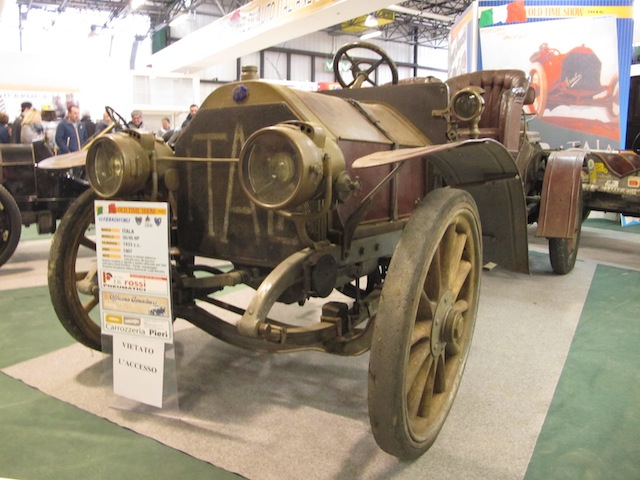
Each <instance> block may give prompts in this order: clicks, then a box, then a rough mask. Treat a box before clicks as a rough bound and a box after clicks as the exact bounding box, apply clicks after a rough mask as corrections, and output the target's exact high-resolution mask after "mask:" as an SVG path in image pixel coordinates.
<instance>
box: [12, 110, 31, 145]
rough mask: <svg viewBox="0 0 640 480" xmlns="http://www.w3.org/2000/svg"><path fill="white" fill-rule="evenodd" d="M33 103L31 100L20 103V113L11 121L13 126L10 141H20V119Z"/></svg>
mask: <svg viewBox="0 0 640 480" xmlns="http://www.w3.org/2000/svg"><path fill="white" fill-rule="evenodd" d="M31 107H33V104H32V103H31V102H22V103H21V104H20V115H18V116H17V117H16V119H15V120H14V121H13V127H12V128H11V142H12V143H20V128H21V126H22V119H23V118H24V114H25V113H26V112H27V110H29V109H31Z"/></svg>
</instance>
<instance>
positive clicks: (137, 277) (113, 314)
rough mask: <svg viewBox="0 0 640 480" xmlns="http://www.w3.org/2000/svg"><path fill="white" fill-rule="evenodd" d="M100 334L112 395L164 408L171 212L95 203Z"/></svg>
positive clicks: (158, 206)
mask: <svg viewBox="0 0 640 480" xmlns="http://www.w3.org/2000/svg"><path fill="white" fill-rule="evenodd" d="M94 208H95V225H96V251H97V258H98V279H99V285H100V319H101V329H102V335H109V336H111V337H112V341H111V342H110V343H111V344H112V346H113V351H112V352H111V353H112V354H113V390H114V393H116V394H117V395H121V396H123V397H126V398H129V399H132V400H135V401H138V402H141V403H144V404H147V405H152V406H155V407H158V408H162V406H163V405H162V403H163V393H164V385H163V379H164V360H165V351H166V350H165V345H166V344H173V325H172V318H173V316H172V307H171V278H170V260H169V207H168V205H167V204H166V203H161V202H124V201H108V200H96V202H95V206H94Z"/></svg>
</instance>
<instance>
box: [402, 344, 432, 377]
mask: <svg viewBox="0 0 640 480" xmlns="http://www.w3.org/2000/svg"><path fill="white" fill-rule="evenodd" d="M430 356H431V347H430V345H429V342H421V343H419V344H417V345H413V346H412V347H411V352H410V353H409V363H408V365H407V375H406V377H405V378H406V381H407V386H408V387H410V388H413V387H412V386H413V384H414V382H415V380H416V378H417V377H418V375H419V374H420V372H421V371H422V370H424V368H425V364H426V363H427V359H428V358H429V357H430Z"/></svg>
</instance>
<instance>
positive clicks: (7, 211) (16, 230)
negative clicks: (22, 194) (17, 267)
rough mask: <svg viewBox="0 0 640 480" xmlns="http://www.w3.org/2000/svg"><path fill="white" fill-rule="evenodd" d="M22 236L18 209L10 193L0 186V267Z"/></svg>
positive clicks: (14, 249)
mask: <svg viewBox="0 0 640 480" xmlns="http://www.w3.org/2000/svg"><path fill="white" fill-rule="evenodd" d="M21 234H22V216H21V215H20V208H19V207H18V204H17V203H16V200H15V199H14V198H13V195H11V192H9V190H7V189H6V188H5V187H4V186H2V185H0V265H4V264H5V263H6V262H7V261H8V260H9V259H10V258H11V256H12V255H13V252H15V251H16V248H17V247H18V243H19V242H20V235H21Z"/></svg>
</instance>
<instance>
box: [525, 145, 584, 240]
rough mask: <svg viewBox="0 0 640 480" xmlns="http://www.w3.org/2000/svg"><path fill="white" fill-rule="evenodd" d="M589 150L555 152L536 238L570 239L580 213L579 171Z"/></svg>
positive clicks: (544, 183) (546, 173)
mask: <svg viewBox="0 0 640 480" xmlns="http://www.w3.org/2000/svg"><path fill="white" fill-rule="evenodd" d="M587 153H588V151H587V150H582V149H578V148H572V149H569V150H562V151H557V152H553V153H552V154H551V155H550V156H549V159H548V160H547V166H546V168H545V171H544V179H543V181H542V193H541V197H542V198H541V200H540V213H539V215H538V228H537V229H536V237H546V238H571V237H573V235H574V233H575V232H574V229H575V223H576V222H575V219H576V218H577V217H576V216H577V215H581V212H578V211H577V210H578V209H579V208H581V205H580V204H581V202H580V200H581V196H582V185H581V183H580V172H581V171H582V165H583V164H584V158H585V156H586V155H587Z"/></svg>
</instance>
